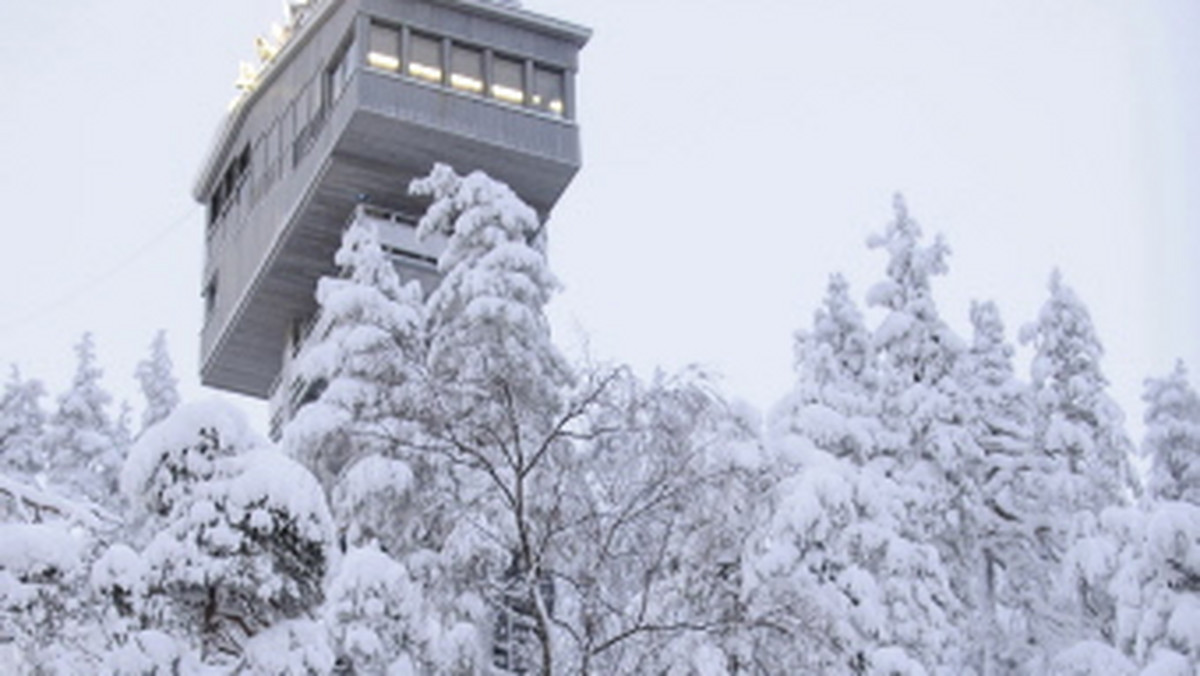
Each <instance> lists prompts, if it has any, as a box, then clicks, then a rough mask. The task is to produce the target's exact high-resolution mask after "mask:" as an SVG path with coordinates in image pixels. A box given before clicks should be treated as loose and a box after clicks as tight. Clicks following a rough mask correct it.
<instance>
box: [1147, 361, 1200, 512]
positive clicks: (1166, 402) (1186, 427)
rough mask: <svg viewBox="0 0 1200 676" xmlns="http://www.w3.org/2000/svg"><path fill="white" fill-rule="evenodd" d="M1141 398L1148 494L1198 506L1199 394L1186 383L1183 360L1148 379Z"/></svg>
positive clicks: (1199, 455)
mask: <svg viewBox="0 0 1200 676" xmlns="http://www.w3.org/2000/svg"><path fill="white" fill-rule="evenodd" d="M1142 399H1143V401H1145V402H1146V415H1145V422H1146V437H1145V439H1144V440H1143V442H1142V449H1141V452H1142V455H1143V456H1145V457H1148V458H1150V477H1149V480H1148V481H1147V488H1148V490H1149V493H1150V496H1151V497H1152V498H1153V499H1155V500H1180V501H1184V502H1190V503H1192V504H1195V505H1200V397H1197V396H1196V391H1195V390H1193V389H1192V387H1191V385H1189V384H1188V377H1187V368H1186V367H1184V365H1183V362H1182V361H1180V362H1176V364H1175V369H1174V370H1173V371H1172V372H1171V373H1170V375H1168V376H1167V377H1165V378H1151V379H1148V380H1147V381H1146V390H1145V393H1144V394H1143V395H1142Z"/></svg>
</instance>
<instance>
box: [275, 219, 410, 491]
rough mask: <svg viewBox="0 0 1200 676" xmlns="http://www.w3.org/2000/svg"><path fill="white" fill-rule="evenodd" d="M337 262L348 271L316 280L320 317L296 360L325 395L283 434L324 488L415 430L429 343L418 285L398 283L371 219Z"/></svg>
mask: <svg viewBox="0 0 1200 676" xmlns="http://www.w3.org/2000/svg"><path fill="white" fill-rule="evenodd" d="M334 261H335V263H336V264H337V266H338V267H339V268H340V270H341V273H342V274H341V275H340V276H339V277H336V278H324V279H322V280H321V281H320V282H319V284H318V286H317V305H318V308H319V309H318V315H317V318H316V323H315V325H314V327H313V330H312V333H311V334H310V338H309V340H308V343H307V345H306V346H305V349H304V352H303V353H302V354H301V355H300V357H299V358H298V360H297V364H296V372H297V375H298V376H300V377H301V378H303V379H304V380H305V381H306V382H308V383H309V384H310V386H311V387H317V388H319V390H320V395H319V396H318V397H317V399H316V400H315V401H313V402H311V403H309V404H306V405H305V406H303V407H302V408H301V409H300V410H299V411H298V412H297V414H296V417H295V419H294V420H293V421H292V422H291V423H289V425H288V426H287V428H286V430H285V435H284V447H285V448H286V449H287V450H288V452H289V453H290V454H291V455H292V456H293V457H296V458H297V459H299V460H300V461H301V462H302V463H303V464H304V465H306V466H307V467H309V469H311V470H312V472H313V473H314V474H315V475H316V476H317V478H318V479H319V480H320V481H321V483H322V485H323V486H325V487H326V489H327V490H331V489H332V487H333V485H334V484H335V482H336V481H337V480H338V477H339V476H340V475H341V474H342V473H343V472H344V471H345V470H347V469H348V468H349V467H350V466H351V465H352V464H353V462H354V461H355V460H357V459H359V458H362V457H365V456H367V455H370V454H372V453H381V452H383V453H387V452H389V451H390V450H391V447H392V446H393V444H392V441H393V440H395V439H399V438H404V437H406V436H409V435H411V434H412V433H413V431H412V430H411V429H409V428H411V426H412V424H413V422H414V421H415V420H416V419H418V418H419V410H418V409H419V408H420V407H421V403H422V397H421V396H420V393H419V387H420V384H421V381H422V375H421V372H420V370H421V367H422V362H423V360H424V350H425V348H424V335H423V331H424V311H423V308H422V305H421V301H422V299H421V289H420V285H419V283H417V282H411V283H409V284H408V285H406V286H402V285H401V283H400V278H399V277H398V275H397V274H396V270H395V268H394V267H393V264H392V262H391V261H390V260H389V259H388V257H387V255H386V254H385V253H384V251H383V249H382V247H381V246H380V244H379V234H378V232H377V231H376V229H375V226H374V225H372V224H368V223H355V224H353V225H351V226H350V227H349V228H348V229H347V230H346V232H345V233H344V234H343V236H342V245H341V248H340V249H338V251H337V253H336V255H335V257H334Z"/></svg>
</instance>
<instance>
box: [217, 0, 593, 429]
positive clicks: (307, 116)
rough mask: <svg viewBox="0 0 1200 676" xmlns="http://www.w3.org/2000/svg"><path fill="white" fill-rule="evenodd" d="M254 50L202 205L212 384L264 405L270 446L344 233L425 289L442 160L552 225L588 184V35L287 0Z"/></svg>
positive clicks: (501, 6)
mask: <svg viewBox="0 0 1200 676" xmlns="http://www.w3.org/2000/svg"><path fill="white" fill-rule="evenodd" d="M288 8H289V10H288V12H289V16H288V21H287V25H286V26H285V27H282V28H279V27H276V28H275V29H274V30H273V32H272V35H271V36H269V37H265V38H260V39H259V40H258V42H257V48H258V57H259V63H257V64H254V65H247V64H243V65H242V68H241V73H240V77H239V79H238V88H239V89H240V91H241V93H240V95H239V96H238V98H236V99H235V100H234V102H233V103H232V105H231V108H230V111H229V114H228V116H227V117H226V119H225V121H224V123H223V124H222V126H221V128H220V130H219V132H218V135H217V138H216V140H215V142H214V144H213V147H212V149H211V150H210V153H209V155H208V158H207V160H206V161H205V163H204V165H203V167H202V169H201V171H200V175H199V178H198V179H197V181H196V184H195V187H194V190H193V195H194V197H195V198H196V200H197V201H199V202H200V203H202V204H204V205H206V207H207V211H208V218H207V228H206V237H205V264H204V277H203V280H202V289H203V299H204V301H203V302H204V326H203V329H202V331H201V338H200V379H201V382H203V383H204V384H205V385H208V386H211V387H216V388H219V389H224V390H229V391H233V392H237V393H241V394H245V395H250V396H253V397H260V398H269V399H270V400H271V409H272V427H273V428H274V429H273V431H272V433H273V434H277V433H278V426H279V425H280V424H281V423H282V422H283V421H285V420H287V419H288V418H290V416H291V414H292V412H294V409H295V407H296V406H298V405H299V404H300V403H301V402H302V401H303V400H304V398H305V397H306V396H307V393H306V389H307V387H308V384H306V383H302V382H296V381H295V380H294V379H292V378H291V376H290V374H289V368H288V366H289V362H290V360H291V358H292V357H294V356H295V354H296V352H297V351H298V350H299V348H300V346H301V345H302V344H303V341H304V338H305V337H306V333H307V330H308V327H310V326H311V322H312V318H313V316H314V313H315V312H316V302H315V300H314V293H315V289H316V283H317V280H318V279H319V278H320V277H321V276H322V275H332V274H336V269H335V267H334V264H333V254H334V252H335V251H336V250H337V247H338V245H339V242H340V237H341V233H342V231H343V229H344V228H345V227H346V225H347V223H348V222H350V221H352V220H354V219H372V220H374V221H376V222H378V223H379V225H380V234H381V239H382V240H383V244H384V246H385V249H386V250H387V251H388V253H389V254H391V256H392V257H393V260H394V262H395V264H396V267H397V269H398V270H399V272H400V274H401V276H402V277H404V278H408V279H411V278H414V277H415V278H420V279H422V280H423V281H424V282H425V286H426V288H427V289H428V288H430V285H431V284H432V283H435V282H436V279H437V272H436V269H435V266H434V262H435V259H436V256H437V255H438V253H439V246H440V243H439V242H431V241H418V240H417V239H416V237H415V235H414V226H415V223H416V219H417V216H419V214H420V213H421V212H422V211H423V208H424V205H423V204H422V203H421V202H420V201H419V200H416V199H414V198H412V197H410V196H409V195H408V194H407V186H408V184H409V181H410V180H411V179H413V178H414V177H417V176H423V175H425V174H427V173H428V172H429V170H430V169H431V168H432V167H433V164H434V163H435V162H444V163H446V164H449V165H450V166H452V167H454V169H455V170H456V171H457V172H459V173H460V174H465V173H468V172H470V171H472V170H475V169H481V170H483V171H485V172H487V173H488V174H490V175H491V176H493V177H495V178H497V179H500V180H502V181H504V182H506V183H508V184H509V185H510V186H512V188H513V190H515V191H516V193H517V194H518V195H520V197H521V198H522V199H524V200H525V201H526V202H528V203H529V204H530V205H531V206H533V207H534V208H535V209H537V211H538V213H539V214H540V216H541V218H542V219H543V220H545V219H546V218H548V216H549V214H550V210H551V209H552V208H553V207H554V204H555V202H556V201H557V200H558V198H559V197H560V196H561V195H562V193H563V191H564V190H565V189H566V187H567V184H569V183H570V181H571V179H572V177H574V175H575V173H576V172H577V171H578V170H579V166H580V152H579V127H578V125H577V124H576V121H575V74H576V71H577V64H578V55H579V51H580V50H581V49H582V48H583V46H584V44H585V43H586V42H587V40H588V38H589V36H590V31H589V30H588V29H586V28H583V27H580V26H577V25H573V24H570V23H566V22H563V21H560V20H557V19H553V18H550V17H547V16H542V15H538V14H535V13H532V12H528V11H525V10H523V9H521V8H519V7H518V6H516V3H514V2H511V0H510V1H507V2H504V1H501V0H491V1H486V0H288Z"/></svg>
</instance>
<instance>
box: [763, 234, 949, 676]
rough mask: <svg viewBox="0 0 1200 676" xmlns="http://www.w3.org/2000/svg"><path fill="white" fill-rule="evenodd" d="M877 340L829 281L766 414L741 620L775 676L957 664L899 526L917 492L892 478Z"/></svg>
mask: <svg viewBox="0 0 1200 676" xmlns="http://www.w3.org/2000/svg"><path fill="white" fill-rule="evenodd" d="M913 226H915V224H912V223H907V222H905V223H903V224H902V227H903V228H906V229H907V228H911V227H913ZM910 244H911V243H910ZM911 249H912V246H909V247H908V250H909V251H910V252H911ZM902 292H903V290H902V289H901V288H898V289H897V290H896V293H902ZM873 343H874V341H873V339H872V338H871V336H870V335H869V333H868V332H867V330H866V329H865V327H864V326H863V324H862V320H861V317H860V315H859V313H858V311H857V309H856V308H855V307H854V305H853V302H852V301H851V300H850V298H849V296H848V293H847V289H846V285H845V283H844V282H843V281H842V280H841V279H840V278H838V277H834V279H833V280H832V281H831V283H830V285H829V288H828V290H827V294H826V298H825V302H824V305H823V307H822V308H821V309H820V310H818V311H817V313H816V316H815V318H814V326H813V328H812V329H811V330H810V331H807V332H803V333H801V334H799V340H798V341H797V358H796V370H797V382H796V385H795V387H794V390H793V392H792V393H791V394H790V395H788V396H787V397H785V398H784V400H783V402H781V404H780V405H779V406H777V407H776V409H775V411H774V413H773V421H772V425H771V427H772V430H773V433H772V435H771V438H770V442H769V443H770V445H771V447H772V450H773V452H772V453H770V455H771V457H773V459H774V461H775V466H774V467H772V468H771V470H770V471H769V473H772V474H775V475H776V479H775V480H776V483H775V485H774V486H773V487H772V489H771V491H770V492H769V494H768V496H767V497H768V500H769V509H770V516H769V517H768V518H767V519H765V520H764V521H763V523H762V524H761V525H760V526H759V527H758V528H757V529H756V532H755V534H754V537H753V540H752V544H751V547H750V548H749V550H748V560H747V573H746V583H745V589H746V592H745V594H746V597H747V604H748V606H749V607H748V610H747V612H748V618H749V621H750V623H751V624H752V626H756V627H758V628H759V629H760V631H756V632H755V633H754V638H755V646H756V648H755V656H756V659H758V660H759V664H760V665H765V669H766V671H767V672H770V673H776V672H778V673H809V672H812V673H816V672H827V673H858V674H862V673H876V672H878V673H890V672H891V671H895V670H899V672H900V673H926V672H927V671H928V672H932V673H941V672H945V671H947V670H948V669H952V668H953V665H954V664H956V663H955V662H948V661H947V657H946V656H947V655H949V654H950V653H951V652H952V649H953V647H954V644H955V642H956V639H957V634H956V633H955V632H956V628H955V626H954V625H953V619H954V618H953V616H952V615H951V614H950V612H949V609H952V608H953V607H954V595H953V593H952V592H951V590H950V586H949V580H948V578H947V573H946V569H945V566H944V565H943V563H942V561H941V559H940V556H939V554H938V551H937V549H936V548H934V547H933V546H931V545H929V544H927V543H925V542H922V541H921V540H920V539H917V538H914V533H915V529H914V528H912V527H911V526H910V525H909V524H908V523H907V518H908V513H909V509H910V506H909V505H910V503H912V502H913V501H914V500H915V499H917V498H919V497H920V496H919V495H917V494H915V493H914V491H913V490H911V489H909V488H906V487H904V486H902V485H901V484H900V483H898V481H897V480H896V478H895V477H893V476H892V474H891V472H892V471H893V470H894V469H895V467H896V465H897V457H898V451H899V450H900V449H901V446H902V444H901V443H900V441H899V440H898V439H897V434H896V432H894V431H892V430H889V429H887V428H885V427H884V426H883V424H882V422H881V419H880V415H881V413H882V411H883V408H882V405H892V404H888V402H884V401H881V400H879V399H876V397H881V396H883V395H884V393H883V392H881V391H880V389H879V387H880V385H881V383H880V380H879V378H881V377H882V376H884V375H886V374H887V370H886V368H885V369H884V370H883V371H882V372H881V371H880V370H879V365H878V362H877V357H876V353H875V350H874V348H873ZM893 386H894V385H893Z"/></svg>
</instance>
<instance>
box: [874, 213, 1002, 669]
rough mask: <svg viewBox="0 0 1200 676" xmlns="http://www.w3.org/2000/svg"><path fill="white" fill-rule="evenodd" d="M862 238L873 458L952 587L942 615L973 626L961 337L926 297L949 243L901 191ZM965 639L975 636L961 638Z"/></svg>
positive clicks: (947, 661) (973, 446) (959, 663)
mask: <svg viewBox="0 0 1200 676" xmlns="http://www.w3.org/2000/svg"><path fill="white" fill-rule="evenodd" d="M868 244H869V245H870V246H871V247H872V248H880V249H883V250H884V251H885V252H886V253H887V254H888V262H887V267H886V276H885V278H884V279H883V280H882V281H880V282H878V283H876V284H875V285H874V286H873V287H871V289H870V290H869V291H868V292H867V302H868V304H869V305H872V306H876V307H880V308H882V309H883V310H884V311H885V312H886V314H885V316H884V318H883V320H882V322H881V323H880V325H879V326H878V327H877V328H876V330H875V336H874V342H875V345H876V346H877V349H878V351H879V357H880V369H881V385H880V398H881V399H880V403H881V407H880V408H881V419H882V424H883V427H884V429H885V430H886V431H887V433H888V434H887V435H886V436H882V437H881V444H880V451H882V453H881V455H880V457H877V458H875V459H874V460H873V461H872V465H874V466H875V467H876V468H877V470H878V471H879V472H880V473H881V474H883V475H885V476H889V477H892V478H894V479H895V481H896V482H897V483H898V484H899V485H900V486H902V487H903V490H905V491H911V493H910V495H909V497H907V498H906V499H904V500H903V503H904V504H905V506H906V509H907V515H906V519H905V520H904V521H903V523H902V528H904V529H905V534H906V535H907V536H908V537H910V538H911V539H913V540H914V541H915V542H917V543H922V544H928V545H931V546H933V547H934V548H935V549H936V551H937V553H938V558H940V560H941V564H942V565H944V566H946V567H947V573H946V576H947V578H948V579H949V580H950V582H951V585H952V589H953V598H952V599H947V600H946V605H945V610H946V613H947V617H948V618H949V621H950V622H951V623H952V624H953V625H954V626H966V627H967V628H973V626H974V625H972V624H969V623H963V622H962V619H961V617H962V616H961V613H964V612H966V613H971V612H974V611H975V610H977V609H978V608H979V606H980V604H981V600H980V599H979V597H978V589H977V588H975V587H974V586H973V585H972V583H971V581H972V580H974V579H976V577H977V575H978V574H979V571H980V570H981V569H982V562H981V561H980V559H979V556H978V555H979V547H978V542H977V534H978V531H979V519H980V517H979V509H980V506H981V500H980V496H979V485H978V482H977V477H976V476H975V474H974V473H973V472H972V468H973V466H974V465H975V464H976V463H977V461H978V459H979V457H980V455H981V450H980V448H979V446H978V444H977V443H975V440H974V439H973V438H972V437H971V434H970V431H969V429H968V428H967V426H966V425H965V424H964V420H965V417H966V409H967V404H966V393H965V392H964V391H963V389H962V387H961V384H960V382H959V381H958V379H957V378H955V377H954V376H955V374H956V368H957V364H958V362H959V360H960V359H961V358H962V357H963V354H964V352H965V351H966V345H965V344H964V342H963V340H962V339H961V338H959V337H958V336H957V335H956V334H955V333H954V332H953V331H952V330H951V329H950V327H949V326H948V325H947V324H946V323H945V321H944V320H942V318H941V316H940V313H939V312H938V308H937V303H936V301H935V299H934V296H933V280H934V278H935V277H937V276H939V275H943V274H945V273H946V272H947V270H948V267H947V263H946V259H947V258H948V256H949V254H950V250H949V247H947V246H946V244H945V242H944V241H943V240H942V238H941V237H937V238H935V239H934V241H933V242H932V243H930V244H924V243H923V242H922V232H921V227H920V225H919V224H918V223H917V221H916V220H914V219H913V218H912V217H911V215H910V214H909V212H908V208H907V205H906V204H905V201H904V199H903V197H902V196H899V195H897V196H896V198H895V200H894V203H893V217H892V220H891V221H890V222H889V223H888V225H887V227H886V228H885V229H884V231H883V232H882V233H881V234H877V235H875V236H873V237H872V238H870V240H869V241H868ZM965 643H974V642H973V641H971V640H970V637H969V636H968V637H967V640H966V641H965ZM942 659H943V660H944V661H943V662H942V664H943V665H944V667H945V668H950V669H962V668H965V667H964V666H963V665H964V664H966V663H975V662H977V661H978V659H979V657H978V656H977V655H973V654H969V653H968V652H967V651H964V654H962V655H954V654H953V653H946V654H944V655H943V656H942ZM964 661H965V662H964Z"/></svg>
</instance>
